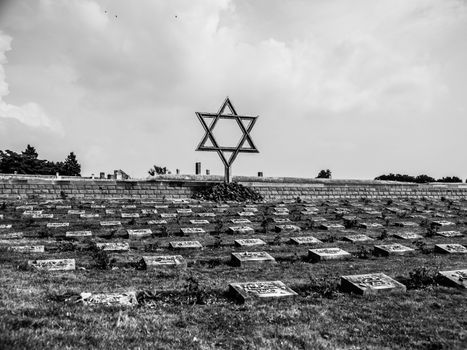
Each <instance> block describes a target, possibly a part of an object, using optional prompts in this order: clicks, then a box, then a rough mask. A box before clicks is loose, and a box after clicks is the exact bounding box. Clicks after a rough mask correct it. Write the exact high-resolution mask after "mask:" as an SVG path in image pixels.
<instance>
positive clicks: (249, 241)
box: [234, 238, 266, 247]
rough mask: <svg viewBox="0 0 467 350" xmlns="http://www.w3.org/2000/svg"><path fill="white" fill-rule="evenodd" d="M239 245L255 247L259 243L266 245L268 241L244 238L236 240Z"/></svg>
mask: <svg viewBox="0 0 467 350" xmlns="http://www.w3.org/2000/svg"><path fill="white" fill-rule="evenodd" d="M234 243H235V245H236V246H237V247H253V246H258V245H265V244H266V242H265V241H263V240H262V239H259V238H243V239H236V240H235V241H234Z"/></svg>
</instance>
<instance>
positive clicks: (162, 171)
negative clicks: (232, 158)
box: [148, 165, 169, 176]
mask: <svg viewBox="0 0 467 350" xmlns="http://www.w3.org/2000/svg"><path fill="white" fill-rule="evenodd" d="M168 172H169V169H167V168H166V167H160V166H158V165H154V166H153V167H152V168H151V169H149V170H148V173H149V175H151V176H154V175H156V174H157V175H164V174H167V173H168Z"/></svg>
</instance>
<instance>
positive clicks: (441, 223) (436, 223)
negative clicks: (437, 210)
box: [431, 220, 456, 227]
mask: <svg viewBox="0 0 467 350" xmlns="http://www.w3.org/2000/svg"><path fill="white" fill-rule="evenodd" d="M431 224H432V225H433V226H436V227H445V226H454V225H456V224H455V223H453V222H451V221H446V220H436V221H432V222H431Z"/></svg>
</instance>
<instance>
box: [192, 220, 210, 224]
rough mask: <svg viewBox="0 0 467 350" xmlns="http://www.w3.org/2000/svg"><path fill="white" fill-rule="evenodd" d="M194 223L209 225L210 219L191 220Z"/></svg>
mask: <svg viewBox="0 0 467 350" xmlns="http://www.w3.org/2000/svg"><path fill="white" fill-rule="evenodd" d="M190 223H191V224H192V225H209V221H208V220H190Z"/></svg>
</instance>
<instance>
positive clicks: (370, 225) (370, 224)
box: [359, 222, 383, 229]
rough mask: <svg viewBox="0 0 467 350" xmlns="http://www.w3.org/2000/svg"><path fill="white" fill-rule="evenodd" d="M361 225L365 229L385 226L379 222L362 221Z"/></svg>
mask: <svg viewBox="0 0 467 350" xmlns="http://www.w3.org/2000/svg"><path fill="white" fill-rule="evenodd" d="M359 226H360V227H361V228H365V229H378V228H382V227H383V225H381V224H380V223H377V222H362V223H360V224H359Z"/></svg>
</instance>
